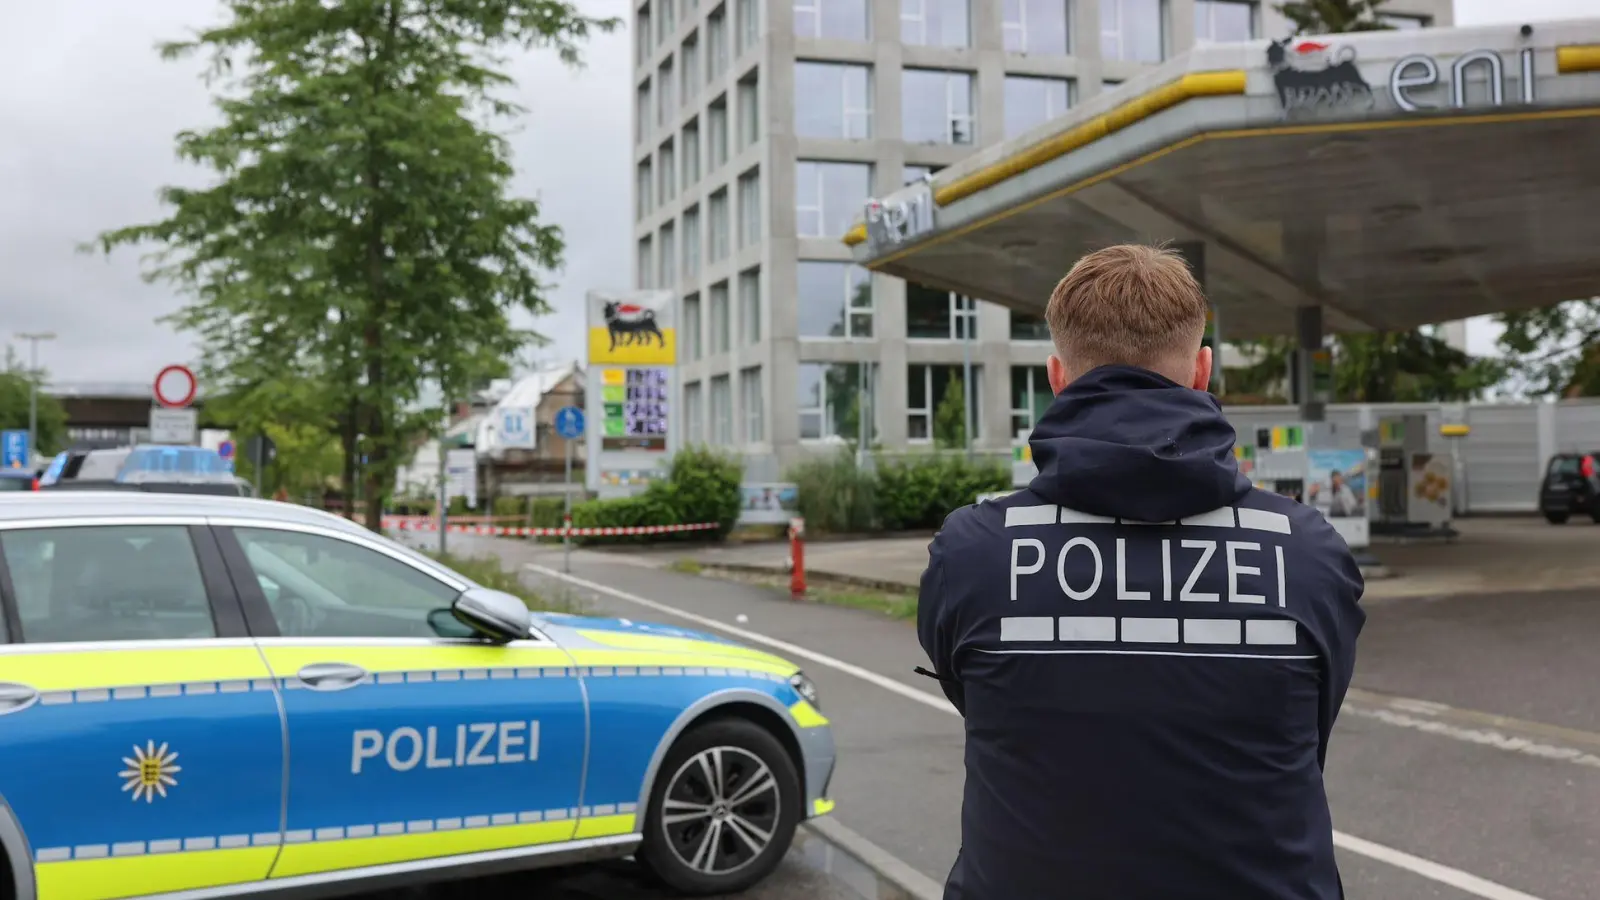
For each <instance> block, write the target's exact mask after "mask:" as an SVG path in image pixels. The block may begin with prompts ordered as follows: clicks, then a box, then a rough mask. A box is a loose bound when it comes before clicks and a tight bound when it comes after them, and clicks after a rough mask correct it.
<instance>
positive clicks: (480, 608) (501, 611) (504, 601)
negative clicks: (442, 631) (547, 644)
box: [450, 587, 533, 643]
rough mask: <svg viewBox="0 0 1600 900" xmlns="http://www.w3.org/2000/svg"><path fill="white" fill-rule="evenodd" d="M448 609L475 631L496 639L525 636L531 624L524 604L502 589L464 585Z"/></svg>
mask: <svg viewBox="0 0 1600 900" xmlns="http://www.w3.org/2000/svg"><path fill="white" fill-rule="evenodd" d="M450 610H451V612H452V613H454V614H455V617H456V620H457V621H459V622H461V624H463V625H466V626H467V627H468V628H471V629H472V630H473V632H474V633H475V634H477V635H479V636H480V637H483V638H486V639H488V640H491V641H495V642H497V643H504V642H506V641H515V640H520V639H522V638H525V637H527V636H528V634H529V632H530V631H531V629H532V627H533V616H532V615H531V614H530V613H529V612H528V607H527V604H525V603H523V602H522V599H521V598H520V597H516V596H514V595H512V594H508V593H506V592H504V591H496V590H490V589H489V588H481V587H471V588H467V589H466V590H465V591H462V592H461V596H459V597H457V598H456V600H455V603H453V604H451V607H450Z"/></svg>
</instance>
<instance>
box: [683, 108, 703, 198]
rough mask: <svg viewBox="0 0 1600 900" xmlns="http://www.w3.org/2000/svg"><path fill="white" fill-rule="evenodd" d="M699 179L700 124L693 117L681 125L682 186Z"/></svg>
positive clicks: (689, 185)
mask: <svg viewBox="0 0 1600 900" xmlns="http://www.w3.org/2000/svg"><path fill="white" fill-rule="evenodd" d="M699 180H700V125H699V124H698V123H697V122H695V121H694V120H693V119H691V120H690V121H689V124H688V125H685V126H684V127H683V186H684V188H685V189H688V188H689V187H691V186H693V185H694V184H695V183H696V182H698V181H699Z"/></svg>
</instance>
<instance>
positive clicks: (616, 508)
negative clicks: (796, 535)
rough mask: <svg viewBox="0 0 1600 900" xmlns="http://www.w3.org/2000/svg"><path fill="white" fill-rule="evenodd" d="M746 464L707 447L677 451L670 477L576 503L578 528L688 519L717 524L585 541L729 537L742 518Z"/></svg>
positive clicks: (686, 521) (685, 522)
mask: <svg viewBox="0 0 1600 900" xmlns="http://www.w3.org/2000/svg"><path fill="white" fill-rule="evenodd" d="M743 477H744V466H743V465H742V464H741V463H740V462H739V460H738V459H736V458H734V457H732V456H729V455H727V454H724V453H721V452H719V451H717V450H714V449H712V448H709V447H691V448H688V449H684V450H679V451H678V452H677V453H676V454H674V455H673V458H672V465H671V467H670V468H669V469H668V471H667V477H666V478H665V479H663V480H661V481H654V482H651V483H650V486H649V487H647V488H645V491H644V493H642V494H639V495H638V496H634V497H618V498H613V499H609V500H589V501H586V502H584V503H579V504H577V505H575V506H573V507H572V525H573V527H575V528H624V527H630V526H631V527H636V526H642V525H690V524H695V523H699V522H715V523H717V529H716V531H714V532H711V533H709V534H708V533H707V532H703V531H687V532H675V533H669V534H663V535H629V536H627V537H621V536H618V537H601V538H582V539H580V541H581V542H582V543H597V542H600V541H605V542H607V543H617V542H644V541H651V540H674V539H676V540H697V539H698V540H704V539H705V538H707V537H713V536H715V537H718V538H721V537H725V536H726V535H727V533H728V532H729V531H731V530H732V529H733V525H734V522H735V521H737V520H738V518H739V507H740V497H739V483H740V481H741V480H742V479H743Z"/></svg>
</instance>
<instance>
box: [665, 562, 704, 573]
mask: <svg viewBox="0 0 1600 900" xmlns="http://www.w3.org/2000/svg"><path fill="white" fill-rule="evenodd" d="M667 568H669V569H671V570H672V571H674V572H682V573H683V574H685V575H699V574H700V573H701V572H703V571H705V566H703V565H701V564H700V561H699V560H696V559H675V560H673V561H672V562H671V563H670V564H668V565H667Z"/></svg>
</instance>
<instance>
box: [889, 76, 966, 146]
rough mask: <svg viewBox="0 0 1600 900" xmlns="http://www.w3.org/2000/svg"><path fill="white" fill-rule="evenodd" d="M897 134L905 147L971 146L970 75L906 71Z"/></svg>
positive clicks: (903, 79) (902, 82) (902, 85)
mask: <svg viewBox="0 0 1600 900" xmlns="http://www.w3.org/2000/svg"><path fill="white" fill-rule="evenodd" d="M900 131H901V137H902V138H903V139H904V140H905V141H906V143H908V144H970V143H972V132H973V117H972V73H971V72H947V71H944V70H942V69H906V70H905V74H904V75H903V77H902V80H901V96H900Z"/></svg>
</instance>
